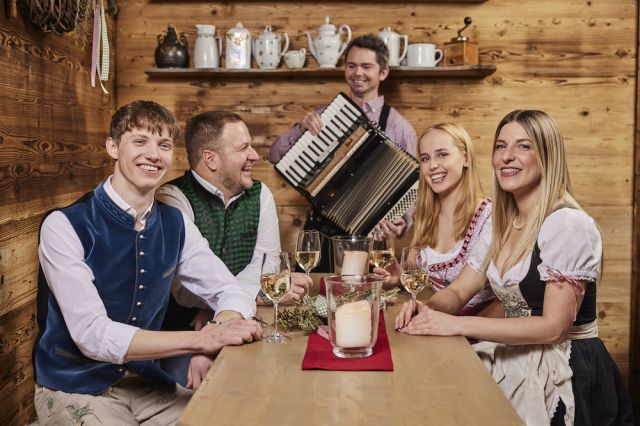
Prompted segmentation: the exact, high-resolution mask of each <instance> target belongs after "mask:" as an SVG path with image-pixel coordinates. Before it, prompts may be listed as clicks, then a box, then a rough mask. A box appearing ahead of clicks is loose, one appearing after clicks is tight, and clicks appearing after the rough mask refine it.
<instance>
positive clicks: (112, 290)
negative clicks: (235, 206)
mask: <svg viewBox="0 0 640 426" xmlns="http://www.w3.org/2000/svg"><path fill="white" fill-rule="evenodd" d="M61 212H62V213H63V214H64V215H65V216H66V217H67V218H68V219H69V221H70V222H71V225H72V226H73V229H74V230H75V232H76V234H77V235H78V237H79V239H80V241H81V243H82V247H83V249H84V257H85V259H84V261H85V263H86V264H87V265H88V266H89V267H90V268H91V271H92V272H93V275H94V277H95V281H94V283H93V284H94V285H95V286H96V289H97V291H98V294H99V295H100V298H101V299H102V301H103V303H104V306H105V308H106V311H107V315H108V316H109V318H110V319H111V320H113V321H117V322H122V323H126V324H131V325H134V326H137V327H140V328H142V329H146V330H159V329H160V325H161V324H162V320H163V318H164V314H165V311H166V308H167V303H168V300H169V287H170V285H171V280H172V279H173V276H174V273H175V269H176V265H177V264H178V260H179V258H180V253H181V252H182V247H183V245H184V222H183V219H182V214H181V213H180V211H179V210H177V209H175V208H173V207H169V206H167V205H164V204H161V203H155V204H154V206H153V208H152V210H151V212H150V214H149V215H148V217H147V220H146V226H145V229H143V230H141V231H136V230H135V228H134V226H135V219H134V218H133V217H132V216H131V215H129V214H127V213H126V212H124V211H123V210H122V209H120V208H119V207H118V206H117V205H116V204H115V203H114V202H113V201H112V200H111V199H110V198H109V197H108V196H107V194H106V192H105V191H104V188H103V187H102V185H99V186H98V187H97V188H96V189H95V190H94V191H93V192H91V193H88V194H86V195H85V196H84V197H82V198H81V199H80V200H78V201H76V202H75V203H74V204H72V205H71V206H69V207H66V208H64V209H62V210H61ZM77 303H83V301H82V300H78V301H77ZM38 325H39V327H40V331H39V334H38V340H37V341H36V346H35V348H34V364H35V374H36V383H38V384H39V385H42V386H45V387H48V388H52V389H58V390H62V391H64V392H71V393H84V394H98V393H101V392H103V391H104V390H105V389H107V388H108V387H109V386H111V385H113V384H114V383H115V382H116V381H118V380H119V379H120V378H122V377H123V375H124V373H125V370H126V369H125V368H123V367H125V366H120V365H115V364H111V363H108V362H102V361H96V360H94V359H90V358H88V357H86V356H84V355H83V354H82V352H81V351H80V349H78V347H77V346H76V345H75V343H74V342H73V340H72V339H71V336H70V334H69V331H68V329H67V326H66V324H65V322H64V318H63V317H62V313H61V311H60V307H59V306H58V303H57V302H56V299H55V297H54V296H53V294H50V293H49V287H48V286H47V283H46V280H45V278H44V274H42V273H40V277H39V283H38ZM126 367H128V368H129V369H131V370H133V371H134V372H136V373H138V374H139V375H140V376H141V377H144V378H147V379H149V380H151V381H152V382H155V383H157V384H160V385H166V386H168V387H171V388H173V387H175V381H174V380H173V379H172V378H171V377H170V376H169V375H168V374H166V373H165V372H164V371H163V370H162V369H161V368H160V363H159V362H158V361H133V362H129V363H127V364H126Z"/></svg>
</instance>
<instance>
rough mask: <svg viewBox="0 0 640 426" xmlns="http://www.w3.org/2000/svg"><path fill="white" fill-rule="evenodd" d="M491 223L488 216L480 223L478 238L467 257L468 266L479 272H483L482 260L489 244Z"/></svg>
mask: <svg viewBox="0 0 640 426" xmlns="http://www.w3.org/2000/svg"><path fill="white" fill-rule="evenodd" d="M492 224H493V222H492V217H491V216H489V217H488V218H487V220H485V222H484V224H483V225H482V229H481V230H480V235H478V239H477V241H476V242H475V244H474V246H473V248H472V249H471V253H469V258H468V259H467V263H468V264H469V266H471V267H472V268H473V269H474V270H475V271H476V272H479V273H483V271H482V263H483V262H484V257H485V256H486V255H487V253H488V252H489V246H490V245H491V233H492V230H493V226H492Z"/></svg>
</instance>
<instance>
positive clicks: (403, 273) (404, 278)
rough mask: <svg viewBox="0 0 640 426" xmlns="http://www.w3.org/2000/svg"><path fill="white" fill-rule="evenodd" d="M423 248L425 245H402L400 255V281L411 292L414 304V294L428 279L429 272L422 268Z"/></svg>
mask: <svg viewBox="0 0 640 426" xmlns="http://www.w3.org/2000/svg"><path fill="white" fill-rule="evenodd" d="M424 250H425V247H404V248H403V249H402V255H401V256H400V282H402V286H403V287H404V288H405V290H407V291H408V292H409V293H411V298H412V299H413V303H414V306H415V303H416V296H417V295H418V293H420V292H421V291H422V289H423V288H425V287H426V286H427V283H428V281H429V274H428V273H427V271H425V270H424V269H423V266H425V265H423V260H424V259H423V253H424ZM425 269H426V268H425Z"/></svg>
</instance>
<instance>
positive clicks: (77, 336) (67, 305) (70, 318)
mask: <svg viewBox="0 0 640 426" xmlns="http://www.w3.org/2000/svg"><path fill="white" fill-rule="evenodd" d="M104 190H105V192H106V193H107V195H108V196H109V198H111V200H112V201H113V202H114V203H115V204H116V205H117V206H118V207H120V208H121V209H122V210H124V211H125V212H127V213H128V214H130V215H131V216H132V217H135V215H136V212H135V210H134V209H133V208H131V206H129V205H128V204H127V203H126V202H125V201H124V200H123V199H122V197H120V196H119V195H118V194H117V193H116V191H115V190H114V189H113V186H112V185H111V177H109V178H108V179H107V180H106V181H105V183H104ZM152 206H153V203H152V204H151V205H150V206H149V208H148V209H147V210H146V211H145V213H144V214H143V216H142V220H141V221H140V222H141V223H142V226H143V228H144V226H146V218H147V216H148V214H149V212H150V211H151V207H152ZM183 219H184V227H185V239H184V247H183V249H182V252H181V254H180V259H179V260H178V265H177V267H176V275H175V276H176V279H177V280H178V281H180V282H181V283H182V285H183V286H184V287H185V288H187V289H188V290H189V291H191V292H193V293H194V294H196V295H198V296H199V297H200V298H201V299H202V300H205V301H206V302H207V304H208V305H209V306H210V307H211V308H212V309H214V310H215V311H217V312H220V311H225V310H228V311H235V312H238V313H240V314H241V315H242V316H243V317H244V318H251V317H252V316H253V315H254V314H255V300H254V299H252V298H250V297H248V296H247V294H246V293H243V292H241V291H239V290H238V284H237V282H236V279H235V277H234V276H233V275H232V274H231V273H230V272H229V270H228V269H227V268H226V267H225V265H224V263H222V261H221V260H220V259H219V258H218V257H217V256H215V255H214V254H213V252H212V251H211V249H210V248H209V245H208V243H207V240H206V239H205V238H204V237H202V235H201V234H200V231H198V229H197V228H196V226H195V225H194V224H193V223H192V222H191V221H190V220H189V219H188V218H187V217H186V216H185V215H184V213H183ZM38 253H39V257H40V264H41V266H42V270H43V272H44V275H45V277H46V279H47V283H48V284H49V288H50V289H51V292H52V294H53V296H54V297H55V298H56V301H57V302H58V305H59V306H60V310H61V312H62V315H63V317H64V321H65V324H66V325H67V328H68V329H69V333H70V334H71V338H72V339H73V341H74V342H75V344H76V345H77V346H78V348H79V349H80V350H81V351H82V353H83V354H84V355H85V356H87V357H89V358H92V359H95V360H98V361H105V362H111V363H113V364H122V363H123V362H124V358H125V356H126V354H127V351H128V350H129V345H130V344H131V340H132V339H133V335H134V333H135V332H136V331H137V330H138V327H135V326H132V325H129V324H125V323H120V322H116V321H113V320H111V319H110V318H109V317H108V316H107V311H106V309H105V307H104V304H103V302H102V300H101V299H100V296H99V295H98V291H97V290H96V287H95V285H94V284H93V279H94V275H93V272H92V271H91V268H89V266H88V265H87V264H86V263H85V261H84V249H83V247H82V243H81V242H80V239H79V238H78V235H77V234H76V232H75V231H74V229H73V226H72V225H71V223H70V222H69V220H68V219H67V217H66V216H65V215H64V214H63V213H62V212H60V211H56V212H53V213H52V214H50V215H49V216H48V217H47V218H46V219H45V221H44V222H43V223H42V229H41V233H40V246H39V248H38ZM114 266H115V265H114ZM212 270H213V271H215V273H211V271H212ZM134 284H135V283H134V280H133V277H132V281H131V285H134Z"/></svg>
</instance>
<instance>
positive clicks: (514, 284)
mask: <svg viewBox="0 0 640 426" xmlns="http://www.w3.org/2000/svg"><path fill="white" fill-rule="evenodd" d="M492 161H493V169H494V197H493V234H492V239H491V243H490V245H489V247H488V253H487V255H486V256H485V257H483V256H482V253H481V251H479V250H478V251H475V252H474V253H472V255H471V257H470V259H469V261H468V263H467V265H466V266H465V268H464V269H463V271H462V273H461V274H460V276H459V278H458V279H457V280H455V281H454V282H453V283H452V284H451V285H449V286H448V287H447V288H446V289H445V290H443V291H440V292H438V293H437V294H436V295H434V296H433V297H432V298H431V299H430V300H429V301H428V302H427V304H426V305H423V304H421V305H419V306H417V307H414V306H412V305H411V304H406V305H405V306H404V307H403V310H402V311H401V313H400V315H399V316H398V317H397V318H396V324H395V325H396V328H397V329H399V330H400V331H401V332H405V333H408V334H420V335H463V336H468V337H473V338H476V339H479V340H481V342H480V343H478V344H476V345H474V348H475V349H476V352H477V353H478V355H479V356H480V357H481V359H482V360H483V362H484V363H485V365H486V366H487V368H488V369H489V371H490V372H491V374H492V375H493V377H494V378H495V379H496V381H497V382H498V384H499V385H500V387H501V388H502V389H503V391H504V392H505V394H506V395H507V397H509V398H510V400H511V402H512V404H513V405H514V407H515V408H516V410H517V411H518V413H519V415H520V417H521V418H522V420H523V421H524V422H525V423H526V424H527V425H537V424H541V425H548V424H553V425H555V424H567V425H570V424H577V425H620V424H632V419H631V405H630V400H629V397H628V394H627V392H626V389H625V387H624V383H623V382H622V379H621V377H620V373H619V372H618V370H617V368H616V365H615V364H614V362H613V360H612V359H611V356H610V355H609V353H608V352H607V350H606V348H605V347H604V345H603V343H602V341H601V340H600V338H599V337H598V328H597V324H596V310H595V308H596V280H597V279H598V278H599V272H600V268H601V260H602V239H601V235H600V230H599V228H598V226H597V224H596V223H595V222H594V220H593V219H592V218H591V217H590V216H589V215H588V214H587V213H586V212H585V211H584V210H583V209H582V208H581V207H580V205H579V204H578V202H577V201H576V200H575V199H574V197H573V196H572V191H571V183H570V179H569V172H568V167H567V162H566V157H565V150H564V143H563V139H562V134H561V133H560V129H559V126H558V124H557V123H556V122H555V121H554V120H553V119H552V118H551V117H549V116H548V115H547V114H546V113H544V112H542V111H535V110H518V111H513V112H511V113H510V114H508V115H507V116H506V117H505V118H504V119H503V120H502V121H501V122H500V124H499V125H498V128H497V130H496V134H495V139H494V146H493V159H492ZM485 277H486V278H488V279H489V282H490V284H491V287H492V289H493V291H494V292H495V294H496V296H497V298H498V299H499V300H500V302H501V303H502V305H503V307H504V310H505V318H480V317H464V316H454V315H452V314H454V313H456V312H458V310H459V309H460V307H461V306H463V305H464V304H465V303H466V301H467V300H469V299H470V298H471V297H472V296H473V295H474V294H475V293H477V291H478V290H479V289H480V288H481V287H482V285H483V284H484V281H485Z"/></svg>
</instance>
